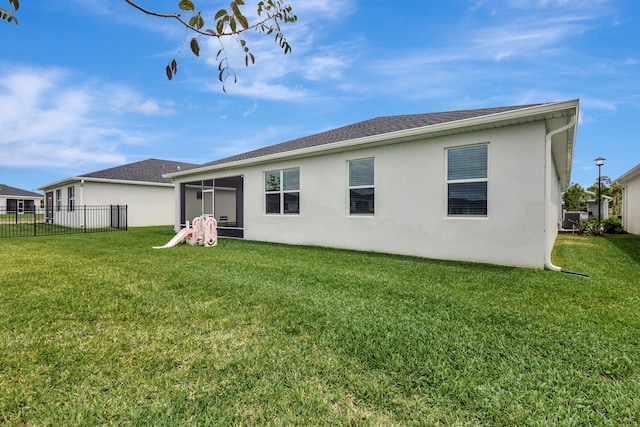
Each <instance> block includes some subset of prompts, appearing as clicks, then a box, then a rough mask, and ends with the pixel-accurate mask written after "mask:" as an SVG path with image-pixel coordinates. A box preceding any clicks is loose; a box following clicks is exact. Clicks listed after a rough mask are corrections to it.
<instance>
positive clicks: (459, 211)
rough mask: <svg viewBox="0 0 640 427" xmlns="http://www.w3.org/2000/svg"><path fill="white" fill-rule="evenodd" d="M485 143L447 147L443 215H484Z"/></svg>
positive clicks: (485, 201) (486, 152)
mask: <svg viewBox="0 0 640 427" xmlns="http://www.w3.org/2000/svg"><path fill="white" fill-rule="evenodd" d="M488 147H489V145H488V144H482V145H470V146H465V147H455V148H448V149H447V200H448V202H447V215H449V216H487V183H488V174H487V161H488Z"/></svg>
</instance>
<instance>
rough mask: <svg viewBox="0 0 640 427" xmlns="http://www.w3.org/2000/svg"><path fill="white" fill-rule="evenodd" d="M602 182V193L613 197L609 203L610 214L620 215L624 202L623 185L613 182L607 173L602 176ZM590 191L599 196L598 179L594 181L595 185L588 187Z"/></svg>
mask: <svg viewBox="0 0 640 427" xmlns="http://www.w3.org/2000/svg"><path fill="white" fill-rule="evenodd" d="M600 182H601V183H602V185H601V188H602V195H603V196H609V197H611V199H612V200H611V203H610V204H609V214H610V215H614V216H617V215H620V207H621V204H622V186H620V184H618V183H617V182H613V181H612V180H611V178H609V177H608V176H606V175H603V176H602V177H600ZM587 190H588V191H591V192H592V193H594V194H595V195H596V199H597V198H598V181H596V182H594V183H593V185H592V186H591V187H589V188H587Z"/></svg>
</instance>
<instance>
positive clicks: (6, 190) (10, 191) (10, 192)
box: [0, 184, 43, 197]
mask: <svg viewBox="0 0 640 427" xmlns="http://www.w3.org/2000/svg"><path fill="white" fill-rule="evenodd" d="M0 196H22V197H43V196H42V194H41V193H34V192H33V191H27V190H22V189H20V188H15V187H9V186H8V185H2V184H0Z"/></svg>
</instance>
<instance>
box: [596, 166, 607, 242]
mask: <svg viewBox="0 0 640 427" xmlns="http://www.w3.org/2000/svg"><path fill="white" fill-rule="evenodd" d="M605 160H607V159H605V158H604V157H598V158H597V159H595V161H596V166H598V232H600V222H601V221H602V175H601V174H600V168H601V167H602V165H604V161H605Z"/></svg>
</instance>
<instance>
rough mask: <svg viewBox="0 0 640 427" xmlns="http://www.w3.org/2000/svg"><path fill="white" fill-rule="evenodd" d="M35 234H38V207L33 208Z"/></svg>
mask: <svg viewBox="0 0 640 427" xmlns="http://www.w3.org/2000/svg"><path fill="white" fill-rule="evenodd" d="M33 235H34V236H37V235H38V216H37V215H36V208H35V207H34V208H33Z"/></svg>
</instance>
